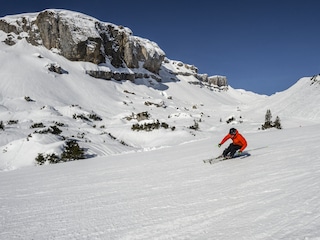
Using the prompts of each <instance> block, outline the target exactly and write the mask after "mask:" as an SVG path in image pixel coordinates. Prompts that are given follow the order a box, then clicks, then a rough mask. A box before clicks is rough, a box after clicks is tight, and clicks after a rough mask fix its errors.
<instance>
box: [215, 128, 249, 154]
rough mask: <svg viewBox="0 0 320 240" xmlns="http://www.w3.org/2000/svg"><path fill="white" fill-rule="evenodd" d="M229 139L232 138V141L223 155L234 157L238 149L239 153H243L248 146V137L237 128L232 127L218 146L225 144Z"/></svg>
mask: <svg viewBox="0 0 320 240" xmlns="http://www.w3.org/2000/svg"><path fill="white" fill-rule="evenodd" d="M228 139H231V140H232V143H230V145H229V147H227V148H226V149H225V150H224V151H223V153H222V156H223V157H224V158H233V157H234V154H235V153H236V151H237V150H239V154H241V153H242V152H243V150H244V149H245V148H246V147H247V141H246V139H245V138H244V137H243V136H242V135H241V134H240V133H239V132H238V130H237V129H235V128H230V130H229V134H227V135H226V136H225V137H224V138H223V139H222V140H221V142H220V143H219V144H218V147H221V145H222V144H224V143H225V142H226V141H227V140H228ZM228 154H229V155H228Z"/></svg>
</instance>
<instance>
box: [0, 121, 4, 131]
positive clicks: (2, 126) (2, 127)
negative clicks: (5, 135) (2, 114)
mask: <svg viewBox="0 0 320 240" xmlns="http://www.w3.org/2000/svg"><path fill="white" fill-rule="evenodd" d="M0 129H1V130H4V124H3V121H0Z"/></svg>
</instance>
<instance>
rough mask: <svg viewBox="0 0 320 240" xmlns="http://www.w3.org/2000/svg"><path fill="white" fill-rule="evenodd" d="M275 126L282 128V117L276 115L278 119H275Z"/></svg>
mask: <svg viewBox="0 0 320 240" xmlns="http://www.w3.org/2000/svg"><path fill="white" fill-rule="evenodd" d="M273 126H274V127H275V128H277V129H282V127H281V123H280V118H279V117H278V116H277V117H276V120H275V122H274V124H273Z"/></svg>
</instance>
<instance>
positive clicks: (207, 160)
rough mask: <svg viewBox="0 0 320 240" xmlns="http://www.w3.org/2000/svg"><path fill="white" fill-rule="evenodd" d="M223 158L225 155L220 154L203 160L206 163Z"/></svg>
mask: <svg viewBox="0 0 320 240" xmlns="http://www.w3.org/2000/svg"><path fill="white" fill-rule="evenodd" d="M221 159H223V156H222V155H220V156H218V157H215V158H209V159H205V160H203V162H204V163H210V164H211V163H212V162H213V161H217V160H221Z"/></svg>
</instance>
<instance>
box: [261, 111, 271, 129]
mask: <svg viewBox="0 0 320 240" xmlns="http://www.w3.org/2000/svg"><path fill="white" fill-rule="evenodd" d="M271 118H272V114H271V110H270V109H268V110H267V112H266V115H265V121H264V124H263V125H262V130H264V129H267V128H272V121H271Z"/></svg>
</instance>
